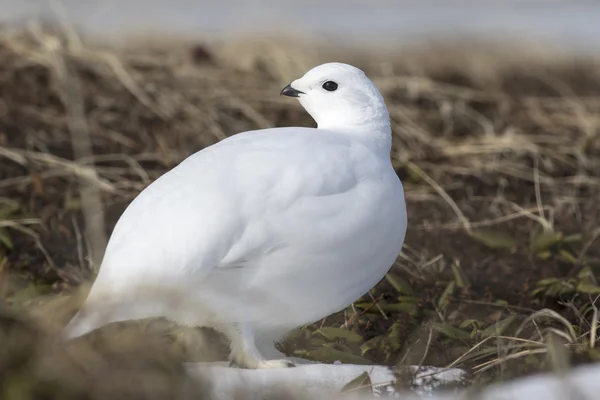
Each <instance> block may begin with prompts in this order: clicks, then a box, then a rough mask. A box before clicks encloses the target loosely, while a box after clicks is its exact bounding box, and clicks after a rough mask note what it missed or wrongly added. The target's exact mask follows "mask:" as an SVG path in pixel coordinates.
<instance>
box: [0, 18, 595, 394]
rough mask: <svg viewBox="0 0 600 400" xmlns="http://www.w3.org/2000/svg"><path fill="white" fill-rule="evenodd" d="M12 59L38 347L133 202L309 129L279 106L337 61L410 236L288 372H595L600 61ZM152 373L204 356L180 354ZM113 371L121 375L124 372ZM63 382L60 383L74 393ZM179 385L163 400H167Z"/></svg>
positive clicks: (16, 247)
mask: <svg viewBox="0 0 600 400" xmlns="http://www.w3.org/2000/svg"><path fill="white" fill-rule="evenodd" d="M0 60H1V61H2V62H1V63H0V94H1V96H0V192H1V193H2V195H1V196H0V197H1V199H0V200H1V201H0V279H1V281H0V282H2V283H0V296H1V297H2V298H3V299H5V301H6V302H7V304H8V305H10V308H11V309H13V310H15V309H17V310H19V312H22V313H26V312H27V311H29V312H30V314H31V315H33V316H36V321H38V322H37V324H43V326H44V328H43V329H42V330H41V331H35V332H46V331H47V330H55V329H56V326H60V325H61V324H62V323H63V322H64V321H65V320H66V318H67V317H68V315H70V314H68V312H65V311H64V310H67V308H64V307H62V306H61V307H58V308H57V307H48V308H44V305H47V304H48V302H47V300H46V299H47V298H52V299H53V300H52V301H56V300H55V299H54V295H55V294H56V293H64V294H69V293H71V291H72V289H73V288H74V287H77V286H78V285H80V284H81V283H82V282H85V281H87V280H89V279H91V278H92V277H93V275H94V273H95V269H96V268H97V262H94V260H97V259H98V258H99V255H98V253H99V252H101V251H102V247H103V243H104V242H105V240H106V236H107V235H108V234H109V232H110V230H111V229H112V227H113V225H114V223H115V222H116V220H117V218H118V217H119V215H120V213H121V212H122V210H123V208H124V207H125V206H126V205H127V204H128V202H129V201H131V199H132V198H133V197H134V196H135V195H136V194H137V193H139V191H140V190H142V189H143V188H144V187H145V186H146V185H147V184H148V183H149V182H151V181H152V180H153V179H155V178H157V177H158V176H160V175H161V174H162V173H164V172H165V171H166V170H168V169H169V168H171V167H173V166H174V165H176V164H177V163H178V162H179V161H181V160H182V159H183V158H184V157H186V156H188V155H189V154H191V153H193V152H195V151H197V150H199V149H201V148H203V147H205V146H208V145H211V144H213V143H215V142H217V141H218V140H221V139H223V138H225V137H227V136H229V135H232V134H235V133H237V132H240V131H244V130H249V129H257V128H265V127H269V126H284V125H307V126H311V125H313V122H312V121H311V120H310V118H309V116H308V115H306V113H305V112H304V111H303V110H302V109H301V108H300V106H298V105H297V104H294V103H292V102H290V101H289V100H286V99H281V98H279V96H278V93H279V90H280V88H281V86H282V85H283V84H286V83H288V82H289V81H290V80H291V79H294V78H295V77H297V76H299V75H301V74H302V73H303V72H304V71H306V70H307V69H308V68H310V67H312V66H314V65H316V64H318V63H320V62H324V61H331V60H338V61H345V62H350V63H352V64H354V65H356V66H358V67H360V68H362V69H363V70H365V72H366V73H367V74H368V75H369V76H370V77H371V78H372V79H373V81H374V82H375V83H376V85H377V86H378V87H379V88H380V90H381V91H382V93H383V94H384V96H385V98H386V101H387V104H388V108H389V110H390V114H391V118H392V123H393V131H394V149H393V154H392V157H393V161H394V164H395V166H396V167H397V171H398V174H399V175H400V177H401V178H402V179H403V181H404V184H405V188H406V194H407V201H408V208H409V221H410V222H409V223H410V227H409V233H408V237H407V243H406V246H405V250H404V254H403V255H402V256H401V257H400V259H399V261H398V263H397V265H396V266H395V267H394V269H393V270H392V272H391V273H390V275H388V277H387V279H386V280H385V281H384V282H382V283H381V284H380V285H379V286H378V287H377V288H376V289H375V290H373V291H372V293H370V295H368V296H365V298H364V299H361V301H359V302H357V303H356V304H354V305H353V306H352V307H349V308H348V310H346V311H345V312H344V313H342V314H340V315H337V316H333V317H331V318H328V319H326V320H325V321H321V322H320V323H318V324H316V325H314V326H311V327H308V329H305V330H302V331H300V332H298V333H297V334H296V335H294V337H293V338H292V339H290V340H289V341H287V343H285V344H283V347H284V348H285V349H286V351H288V352H290V353H294V354H296V355H303V356H307V357H312V358H320V359H323V360H329V359H330V358H332V357H335V358H343V357H347V359H348V360H353V361H356V360H360V359H358V358H357V357H362V359H363V360H366V359H369V360H371V361H376V362H381V363H389V364H401V363H411V364H433V365H448V364H451V363H453V362H454V363H456V364H457V365H460V366H464V367H472V368H473V371H474V372H475V373H476V376H477V377H480V378H481V380H480V381H481V382H483V381H487V380H488V379H500V378H508V377H512V376H515V375H520V374H525V373H530V372H535V371H540V370H546V369H549V368H558V366H560V365H562V364H561V361H560V360H563V359H564V357H563V356H564V354H567V355H568V357H567V358H568V360H567V361H568V363H580V362H588V361H591V360H597V359H600V353H598V351H597V347H596V342H597V323H598V312H597V305H596V296H597V294H599V293H600V286H598V283H597V279H598V277H599V276H600V271H599V267H600V266H599V264H600V258H599V257H600V251H598V237H599V236H600V208H599V207H598V199H599V198H600V197H599V194H600V190H599V189H600V133H599V130H600V63H599V62H598V60H596V59H593V58H583V57H574V56H570V55H568V54H558V53H555V52H543V51H541V50H539V49H523V48H519V47H517V46H504V47H501V46H498V47H493V48H490V47H486V46H481V45H470V44H455V45H453V46H448V47H442V46H439V45H438V46H433V47H428V48H419V49H397V50H395V51H390V50H388V51H387V53H382V52H372V53H366V52H364V51H362V52H357V51H352V52H349V51H347V49H330V48H325V47H315V46H312V45H311V46H308V45H305V44H303V43H302V42H281V41H280V42H278V41H273V40H264V41H261V40H255V41H240V42H237V43H225V44H220V45H218V46H216V45H215V46H206V45H194V44H189V43H183V42H181V43H160V44H157V43H152V45H149V44H147V43H146V44H142V43H140V42H137V43H135V44H132V43H130V44H129V45H127V46H124V47H123V48H119V49H110V48H103V47H101V46H87V45H84V44H82V42H81V41H80V40H79V39H78V38H77V37H74V36H73V35H71V36H69V35H67V36H66V37H65V36H64V35H62V34H57V33H55V32H53V31H49V30H42V29H41V28H36V27H33V28H32V29H30V30H29V31H26V32H23V31H19V32H16V33H13V34H5V35H4V36H2V37H0ZM99 204H101V205H102V206H101V207H100V206H99ZM94 221H96V222H94ZM99 221H102V222H104V223H106V227H103V226H102V224H101V223H100V222H99ZM44 296H46V297H44ZM52 304H56V303H52ZM65 307H66V306H65ZM59 309H60V310H63V313H66V314H68V315H62V316H60V315H59V311H58V310H59ZM40 310H41V311H40ZM69 310H70V309H69ZM540 310H542V311H540ZM40 315H42V317H39V316H40ZM7 318H8V317H7ZM10 318H13V317H10ZM15 318H21V314H18V315H17V316H16V317H15ZM48 322H54V325H55V326H54V328H50V326H51V325H53V324H52V323H50V324H48ZM2 325H3V326H4V323H3V324H2ZM322 327H334V328H338V327H342V328H343V329H342V330H323V329H320V328H322ZM19 329H20V328H19ZM342 331H343V332H351V334H345V333H342ZM154 333H156V332H154ZM37 334H39V335H41V337H42V338H43V337H45V336H44V335H46V333H44V334H42V333H32V335H37ZM23 335H24V334H23ZM21 336H22V334H19V337H21ZM150 336H152V335H150ZM159 336H160V335H159ZM163 336H164V335H163ZM161 337H162V336H161ZM556 337H560V338H561V339H562V340H563V342H557V340H555V338H556ZM171 339H172V338H171ZM33 342H35V343H38V342H39V343H42V342H43V343H44V346H42V348H43V349H47V348H52V349H54V350H55V351H58V352H59V353H60V355H56V354H57V353H53V354H54V357H58V358H56V359H57V360H60V359H63V358H65V357H66V358H68V357H67V355H68V354H71V353H69V350H66V349H63V348H61V346H58V347H57V345H52V346H46V344H45V341H43V340H42V339H38V338H37V336H36V337H35V339H32V340H29V341H25V343H33ZM1 343H2V344H0V346H1V347H2V349H3V350H2V351H4V353H2V354H3V355H2V357H0V364H1V365H2V367H0V368H2V371H7V370H13V369H14V368H16V367H15V366H19V368H23V371H24V374H25V375H24V376H26V377H31V376H33V377H36V378H35V379H38V378H37V377H38V375H36V374H37V372H35V373H34V372H32V369H31V368H32V367H31V365H32V364H28V363H29V361H26V362H25V361H21V360H30V359H32V360H37V361H35V363H38V362H41V361H39V360H40V358H39V355H38V354H37V353H36V352H33V353H31V350H27V351H26V352H25V353H26V354H27V356H24V357H25V358H23V357H21V356H20V354H21V353H22V351H21V350H19V349H20V348H22V346H21V347H19V344H18V343H15V344H10V345H6V344H5V343H8V342H6V341H2V342H1ZM92 343H93V341H92ZM169 343H170V345H167V346H166V348H169V349H171V350H172V347H173V346H172V343H171V342H169ZM561 343H566V346H563V344H561ZM28 346H29V345H27V346H26V347H27V348H28V349H29V347H28ZM561 346H563V347H565V348H566V349H568V351H567V352H566V353H564V354H563V353H561V349H562V347H561ZM100 347H101V348H102V349H101V350H97V351H106V352H108V354H113V353H114V351H113V353H111V351H112V350H111V348H110V346H106V345H102V346H100ZM139 349H140V347H139V346H138V347H135V346H134V347H133V348H132V350H131V351H132V352H135V351H138V353H140V352H139ZM121 351H122V350H121V349H119V351H118V352H117V353H120V352H121ZM141 353H143V354H137V353H136V354H137V355H133V356H131V357H127V359H128V360H129V359H131V362H132V363H140V364H136V365H133V366H131V365H129V366H125V367H124V368H131V369H136V370H139V365H143V366H144V368H146V366H148V368H149V369H150V370H151V371H154V369H153V368H154V367H153V365H154V364H153V362H154V361H153V358H152V355H151V354H150V355H149V354H148V353H147V352H143V351H141ZM132 354H133V353H132ZM157 354H158V356H157V357H159V358H161V357H162V358H164V359H168V360H180V359H181V358H182V357H183V358H185V359H190V358H194V357H195V356H197V354H195V356H190V353H189V352H186V351H181V348H179V350H178V351H176V352H175V354H176V355H172V353H169V354H171V355H170V356H169V357H166V356H164V355H163V353H157ZM561 354H562V356H561ZM15 357H16V358H15ZM28 357H29V358H28ZM78 357H79V355H76V356H74V359H75V361H73V360H71V361H72V362H75V363H77V359H78ZM86 357H87V356H86ZM86 357H83V358H81V359H80V360H86V361H85V362H87V360H88V358H86ZM106 357H107V359H109V360H112V361H107V364H106V365H108V366H114V365H116V364H115V363H117V364H118V363H121V362H122V361H121V358H118V361H115V360H113V359H112V358H111V357H112V356H106ZM139 357H141V358H139ZM145 357H150V358H151V359H150V360H149V359H146V358H145ZM561 357H562V358H561ZM41 359H43V358H41ZM557 360H558V361H557ZM563 361H564V360H563ZM80 362H83V361H80ZM177 362H178V361H174V362H173V363H172V364H169V365H175V364H177ZM19 363H21V364H19ZM35 365H37V364H35ZM40 365H43V364H40ZM102 365H104V364H102ZM508 366H510V367H511V368H508ZM69 368H72V367H64V368H63V369H59V370H60V371H64V374H65V376H64V377H63V376H60V377H59V381H60V380H61V379H63V378H64V379H67V381H65V382H67V383H66V384H65V385H66V386H65V387H69V385H70V383H69V382H70V380H69V379H71V378H70V377H69V376H70V375H71V374H74V373H73V372H71V369H69ZM102 368H104V367H99V369H98V370H97V371H96V370H94V371H88V375H85V378H81V379H82V380H85V382H91V383H90V385H91V386H85V385H84V386H81V387H80V386H77V385H75V386H76V387H77V388H78V389H77V390H80V389H81V388H82V387H83V388H85V390H84V391H86V390H87V391H89V390H96V389H97V384H95V383H94V382H100V381H110V380H111V379H112V378H111V376H113V375H110V374H112V373H113V372H114V371H106V370H104V369H102ZM106 368H108V369H111V368H112V367H106ZM161 368H162V367H161ZM173 368H175V367H173ZM2 371H0V372H2ZM36 371H37V370H36ZM161 371H163V370H162V369H161ZM169 371H170V370H169ZM152 373H153V372H152ZM161 373H162V372H161ZM104 374H109V376H108V377H106V376H105V375H104ZM73 376H80V375H73ZM168 376H171V375H168ZM174 376H176V377H177V379H180V377H181V376H180V375H178V374H175V375H174ZM54 378H56V377H53V379H54ZM15 379H16V378H14V377H13V378H10V379H9V380H6V379H5V380H4V381H3V382H2V383H3V385H7V382H9V381H10V382H13V381H15ZM20 379H24V378H22V377H21V378H18V379H16V381H17V382H22V381H21V380H20ZM44 379H45V378H44ZM169 379H171V378H168V379H167V380H166V381H165V383H164V386H163V387H162V389H160V390H159V389H157V391H156V393H158V394H157V396H158V397H157V398H160V395H159V394H160V393H163V394H164V393H166V392H165V391H161V390H163V389H164V390H167V391H168V390H170V389H169V388H171V387H170V386H169V384H170V382H171V381H170V380H169ZM76 380H79V378H78V379H76ZM42 381H43V380H42ZM177 382H179V381H177ZM86 385H87V383H86ZM26 386H27V385H24V386H23V387H26ZM138 386H139V387H143V386H144V385H138ZM7 387H12V386H10V385H9V386H7ZM32 387H34V386H32ZM61 387H62V386H61ZM115 387H116V388H119V386H118V385H115ZM90 388H93V389H90ZM121 389H122V390H129V389H128V388H127V387H124V388H121ZM121 389H119V390H121ZM7 390H8V389H7ZM10 390H17V389H10ZM18 390H29V389H18ZM44 390H45V389H44ZM61 390H62V389H61ZM115 390H116V389H115ZM11 393H12V392H11ZM15 393H20V392H15ZM76 393H81V392H76ZM98 393H104V392H98ZM36 394H37V392H36ZM88 394H89V393H88ZM78 396H80V395H79V394H77V395H74V397H73V398H81V397H78ZM99 396H100V395H99ZM3 398H7V399H8V398H11V397H3ZM12 398H22V397H12ZM90 398H103V397H102V396H100V397H93V396H91V397H90Z"/></svg>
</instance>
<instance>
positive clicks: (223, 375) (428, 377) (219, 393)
mask: <svg viewBox="0 0 600 400" xmlns="http://www.w3.org/2000/svg"><path fill="white" fill-rule="evenodd" d="M186 367H187V369H188V371H189V373H190V374H191V375H192V376H196V377H201V378H202V379H203V381H206V382H210V383H211V385H210V386H211V387H209V388H208V390H209V392H210V396H211V398H212V399H215V400H221V399H234V398H236V396H235V395H236V394H239V393H243V394H244V397H243V398H244V399H247V400H252V399H262V398H263V396H264V394H265V393H271V392H273V391H274V390H279V389H290V390H291V392H292V393H298V394H301V395H304V396H306V398H330V397H336V396H337V394H339V392H340V390H341V389H342V388H343V387H344V386H345V385H346V384H347V383H348V382H350V381H352V380H353V379H355V378H357V377H358V376H360V375H361V374H362V373H364V372H367V373H368V374H369V377H370V379H371V383H372V386H373V390H372V391H373V394H374V396H377V397H379V396H381V397H388V396H394V389H393V385H394V383H395V376H394V373H393V371H392V369H391V368H389V367H387V366H381V365H352V364H304V365H300V366H297V367H296V368H287V369H275V370H251V369H239V368H230V367H228V366H227V364H226V363H188V364H186ZM410 369H411V371H410V372H411V373H413V374H414V379H413V382H412V386H414V392H415V393H419V394H421V395H428V394H429V393H431V392H432V390H433V389H435V388H436V387H439V386H440V385H443V384H448V383H456V382H460V381H461V380H462V379H463V378H464V376H465V373H464V372H463V371H462V370H460V369H447V370H446V369H441V368H434V367H421V368H419V367H416V366H415V367H410ZM304 396H301V397H300V398H304ZM323 396H328V397H323ZM394 397H395V396H394Z"/></svg>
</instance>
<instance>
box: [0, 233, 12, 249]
mask: <svg viewBox="0 0 600 400" xmlns="http://www.w3.org/2000/svg"><path fill="white" fill-rule="evenodd" d="M0 243H1V244H3V245H4V247H6V248H7V249H8V250H12V249H13V242H12V239H11V238H10V235H9V234H8V232H7V230H6V229H0Z"/></svg>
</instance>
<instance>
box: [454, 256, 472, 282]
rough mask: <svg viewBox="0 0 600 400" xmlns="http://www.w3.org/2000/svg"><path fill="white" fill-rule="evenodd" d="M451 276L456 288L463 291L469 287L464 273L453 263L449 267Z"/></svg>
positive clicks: (457, 264) (458, 265)
mask: <svg viewBox="0 0 600 400" xmlns="http://www.w3.org/2000/svg"><path fill="white" fill-rule="evenodd" d="M451 268H452V275H453V276H454V281H455V282H456V286H458V287H459V288H461V289H463V288H465V287H467V286H469V285H470V284H471V283H470V282H469V279H468V278H467V275H466V274H465V271H464V270H463V269H462V267H461V266H460V264H459V263H458V261H457V262H453V263H452V265H451Z"/></svg>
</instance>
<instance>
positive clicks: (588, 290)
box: [575, 282, 600, 294]
mask: <svg viewBox="0 0 600 400" xmlns="http://www.w3.org/2000/svg"><path fill="white" fill-rule="evenodd" d="M575 291H577V292H578V293H585V294H600V286H598V285H592V284H589V283H583V282H580V283H579V284H578V285H577V288H576V289H575Z"/></svg>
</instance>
